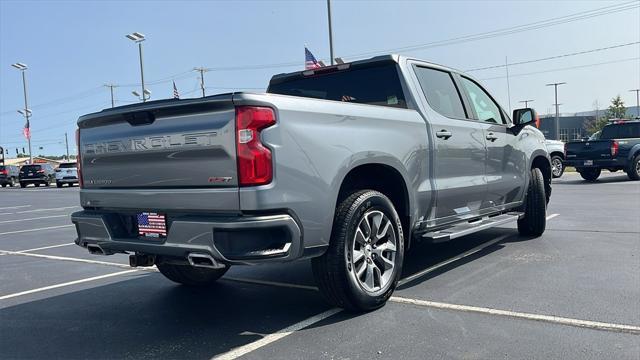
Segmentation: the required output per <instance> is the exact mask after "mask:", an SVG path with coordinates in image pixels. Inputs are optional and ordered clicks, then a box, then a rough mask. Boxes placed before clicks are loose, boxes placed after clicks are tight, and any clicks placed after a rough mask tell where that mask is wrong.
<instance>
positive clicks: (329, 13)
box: [327, 0, 333, 65]
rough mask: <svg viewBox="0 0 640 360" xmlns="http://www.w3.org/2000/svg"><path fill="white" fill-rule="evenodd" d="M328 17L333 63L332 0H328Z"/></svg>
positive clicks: (330, 55)
mask: <svg viewBox="0 0 640 360" xmlns="http://www.w3.org/2000/svg"><path fill="white" fill-rule="evenodd" d="M327 18H328V19H329V57H330V58H331V65H333V30H332V29H331V0H327Z"/></svg>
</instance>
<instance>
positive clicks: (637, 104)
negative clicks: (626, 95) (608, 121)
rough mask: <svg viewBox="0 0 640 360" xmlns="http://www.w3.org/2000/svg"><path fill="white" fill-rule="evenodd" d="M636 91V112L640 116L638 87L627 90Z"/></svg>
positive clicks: (639, 90) (639, 91)
mask: <svg viewBox="0 0 640 360" xmlns="http://www.w3.org/2000/svg"><path fill="white" fill-rule="evenodd" d="M629 91H631V92H635V93H636V112H637V114H638V117H639V118H640V89H633V90H629Z"/></svg>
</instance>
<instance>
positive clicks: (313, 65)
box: [304, 46, 322, 70]
mask: <svg viewBox="0 0 640 360" xmlns="http://www.w3.org/2000/svg"><path fill="white" fill-rule="evenodd" d="M320 67H322V66H320V63H318V60H316V57H315V56H313V54H312V53H311V51H309V49H307V48H306V46H305V48H304V68H305V70H310V69H317V68H320Z"/></svg>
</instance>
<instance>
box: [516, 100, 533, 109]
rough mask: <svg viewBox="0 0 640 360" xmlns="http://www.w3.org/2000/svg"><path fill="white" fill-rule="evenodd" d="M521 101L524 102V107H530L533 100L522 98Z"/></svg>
mask: <svg viewBox="0 0 640 360" xmlns="http://www.w3.org/2000/svg"><path fill="white" fill-rule="evenodd" d="M518 102H519V103H524V107H525V108H528V107H529V103H530V102H533V100H522V101H518Z"/></svg>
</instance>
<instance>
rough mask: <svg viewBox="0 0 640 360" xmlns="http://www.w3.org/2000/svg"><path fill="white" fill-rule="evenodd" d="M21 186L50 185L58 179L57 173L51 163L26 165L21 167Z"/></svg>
mask: <svg viewBox="0 0 640 360" xmlns="http://www.w3.org/2000/svg"><path fill="white" fill-rule="evenodd" d="M19 180H20V187H27V185H29V184H34V185H35V186H40V184H43V185H44V186H49V185H50V184H51V183H52V182H54V181H55V180H56V173H55V171H54V170H53V166H52V165H51V164H35V165H24V166H23V167H21V168H20V177H19Z"/></svg>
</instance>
